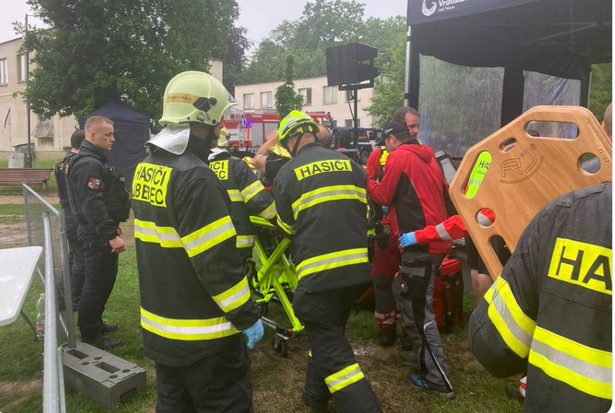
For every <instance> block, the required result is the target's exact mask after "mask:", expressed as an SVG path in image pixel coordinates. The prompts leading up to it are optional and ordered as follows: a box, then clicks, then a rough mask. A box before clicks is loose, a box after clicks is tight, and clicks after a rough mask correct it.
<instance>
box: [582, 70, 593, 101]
mask: <svg viewBox="0 0 615 413" xmlns="http://www.w3.org/2000/svg"><path fill="white" fill-rule="evenodd" d="M591 87H592V69H591V67H590V68H589V69H588V70H587V73H586V74H585V76H584V77H583V78H582V79H581V91H580V95H581V96H579V106H583V107H585V108H588V109H589V94H590V91H591Z"/></svg>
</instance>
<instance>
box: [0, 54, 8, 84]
mask: <svg viewBox="0 0 615 413" xmlns="http://www.w3.org/2000/svg"><path fill="white" fill-rule="evenodd" d="M6 69H7V68H6V59H0V85H6V84H8V74H7V71H6Z"/></svg>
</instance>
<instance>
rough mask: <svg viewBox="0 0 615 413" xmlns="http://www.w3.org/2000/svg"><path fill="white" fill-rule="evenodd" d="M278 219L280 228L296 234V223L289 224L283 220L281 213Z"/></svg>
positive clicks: (289, 233) (290, 233)
mask: <svg viewBox="0 0 615 413" xmlns="http://www.w3.org/2000/svg"><path fill="white" fill-rule="evenodd" d="M277 221H278V225H279V226H280V228H282V229H283V230H284V232H286V233H287V234H288V235H295V226H294V225H288V224H287V223H286V222H284V221H282V219H281V218H280V216H279V215H278V218H277Z"/></svg>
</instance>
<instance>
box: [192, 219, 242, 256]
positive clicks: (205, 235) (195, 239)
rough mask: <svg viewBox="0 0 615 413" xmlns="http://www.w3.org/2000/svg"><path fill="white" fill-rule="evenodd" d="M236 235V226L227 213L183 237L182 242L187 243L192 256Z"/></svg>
mask: <svg viewBox="0 0 615 413" xmlns="http://www.w3.org/2000/svg"><path fill="white" fill-rule="evenodd" d="M235 235H236V232H235V227H234V226H233V222H232V221H231V217H230V216H228V215H227V216H225V217H222V218H220V219H219V220H217V221H214V222H212V223H211V224H209V225H205V226H204V227H203V228H201V229H199V230H196V231H194V232H193V233H192V234H189V235H186V236H185V237H182V242H183V243H184V245H185V248H186V252H187V253H188V256H189V257H190V258H192V257H194V256H196V255H199V254H200V253H202V252H203V251H206V250H208V249H210V248H212V247H215V246H216V245H218V244H220V243H221V242H224V241H226V240H227V239H229V238H232V237H233V236H235Z"/></svg>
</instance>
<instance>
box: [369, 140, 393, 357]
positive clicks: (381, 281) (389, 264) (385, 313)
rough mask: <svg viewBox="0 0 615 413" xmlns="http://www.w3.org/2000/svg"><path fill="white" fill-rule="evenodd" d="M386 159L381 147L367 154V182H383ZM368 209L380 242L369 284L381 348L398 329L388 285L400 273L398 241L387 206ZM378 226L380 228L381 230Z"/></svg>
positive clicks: (386, 344) (391, 294) (390, 341)
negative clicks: (370, 284) (371, 180)
mask: <svg viewBox="0 0 615 413" xmlns="http://www.w3.org/2000/svg"><path fill="white" fill-rule="evenodd" d="M388 156H389V152H387V150H386V149H384V148H380V147H378V148H376V149H375V150H374V151H373V152H372V153H371V154H370V156H369V159H368V160H367V164H366V166H365V167H366V171H367V176H368V177H369V179H373V180H375V181H377V182H380V181H381V180H382V177H383V175H384V169H385V168H384V167H385V164H386V160H387V158H388ZM370 208H371V209H372V210H373V214H374V220H375V221H376V224H375V225H376V229H377V231H376V233H377V235H379V238H378V239H374V241H373V242H374V256H373V258H372V283H373V286H374V297H375V301H376V307H375V309H374V318H375V319H376V322H377V323H378V327H380V335H379V337H378V343H379V344H380V345H382V346H390V345H392V344H393V343H395V338H396V333H395V329H396V326H397V307H396V304H395V298H394V297H393V292H392V289H391V285H392V284H393V280H394V279H395V274H396V273H397V271H399V264H400V262H401V254H400V252H399V245H398V242H397V237H396V236H394V235H393V234H391V233H390V222H389V217H388V214H387V213H386V210H387V208H386V206H385V207H383V206H381V205H379V204H377V203H374V202H372V203H371V206H370ZM378 226H380V227H379V228H380V229H379V228H378ZM379 232H381V234H379ZM382 237H385V238H382Z"/></svg>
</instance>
